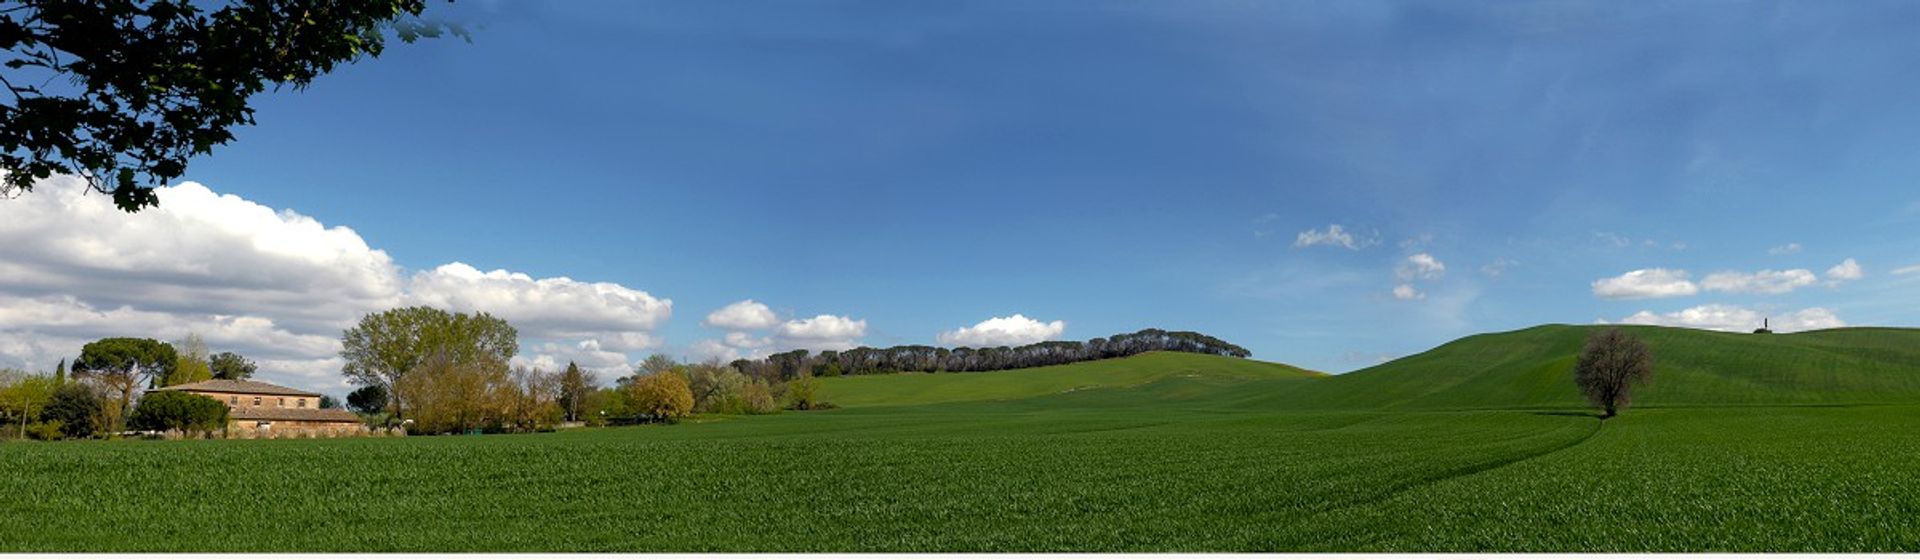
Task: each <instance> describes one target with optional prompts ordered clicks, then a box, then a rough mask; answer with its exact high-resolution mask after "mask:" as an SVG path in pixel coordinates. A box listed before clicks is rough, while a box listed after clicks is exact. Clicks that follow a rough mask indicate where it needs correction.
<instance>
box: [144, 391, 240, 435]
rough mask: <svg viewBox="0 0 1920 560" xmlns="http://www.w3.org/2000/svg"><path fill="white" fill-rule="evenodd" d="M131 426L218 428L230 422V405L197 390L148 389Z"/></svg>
mask: <svg viewBox="0 0 1920 560" xmlns="http://www.w3.org/2000/svg"><path fill="white" fill-rule="evenodd" d="M127 426H128V427H131V428H133V429H136V430H151V431H157V432H170V431H182V432H185V431H208V430H218V429H220V428H224V427H226V426H227V405H225V404H222V403H221V402H220V401H218V400H214V399H212V398H209V397H204V396H201V395H195V394H193V393H182V392H179V391H160V392H155V393H148V394H147V396H145V397H143V398H141V399H140V405H139V406H137V407H134V409H133V416H132V417H129V418H128V419H127Z"/></svg>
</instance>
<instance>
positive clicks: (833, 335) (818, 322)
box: [773, 315, 867, 351]
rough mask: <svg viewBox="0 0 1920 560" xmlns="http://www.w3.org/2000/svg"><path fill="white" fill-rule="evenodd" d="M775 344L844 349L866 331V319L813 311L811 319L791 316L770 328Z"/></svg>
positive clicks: (815, 348) (850, 345)
mask: <svg viewBox="0 0 1920 560" xmlns="http://www.w3.org/2000/svg"><path fill="white" fill-rule="evenodd" d="M773 333H774V337H775V339H776V340H775V341H774V344H775V345H777V346H780V347H783V348H805V349H808V350H815V351H819V350H846V349H848V348H853V347H855V346H859V342H860V337H863V336H866V335H867V320H866V319H853V318H850V317H843V316H839V315H815V316H814V317H812V318H810V319H792V320H789V321H787V322H785V323H781V324H780V326H779V327H775V328H774V330H773Z"/></svg>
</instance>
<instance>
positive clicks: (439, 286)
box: [406, 262, 673, 338]
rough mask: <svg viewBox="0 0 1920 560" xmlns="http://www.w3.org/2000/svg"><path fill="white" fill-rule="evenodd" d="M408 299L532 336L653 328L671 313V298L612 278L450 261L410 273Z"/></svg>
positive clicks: (562, 335) (564, 336) (413, 302)
mask: <svg viewBox="0 0 1920 560" xmlns="http://www.w3.org/2000/svg"><path fill="white" fill-rule="evenodd" d="M406 300H407V301H408V302H409V303H412V304H416V305H427V306H432V307H438V308H441V309H446V310H449V311H464V312H479V311H485V312H487V313H491V314H493V315H494V316H497V317H500V318H502V319H506V320H507V321H508V322H510V323H513V326H514V327H515V328H518V329H520V331H521V334H523V335H527V336H531V337H535V338H568V337H582V336H587V337H591V336H597V335H601V334H603V333H632V332H646V331H651V330H653V329H654V328H655V327H658V326H660V324H661V323H663V322H666V320H667V319H668V318H670V317H672V316H673V301H672V300H667V299H660V298H656V297H653V295H652V294H648V293H647V292H644V291H640V290H635V289H631V288H627V287H625V286H621V285H619V284H614V283H610V282H591V283H589V282H579V281H575V280H573V279H571V278H567V277H564V276H562V277H557V278H540V279H535V278H533V277H532V276H528V275H526V274H522V273H518V272H508V271H505V270H493V271H489V272H481V271H480V270H479V269H476V268H474V267H472V266H469V265H467V264H465V263H459V262H455V263H449V264H444V265H440V266H439V267H438V268H435V269H433V270H428V271H421V272H418V273H415V274H414V275H413V281H412V282H411V283H409V284H408V290H407V297H406Z"/></svg>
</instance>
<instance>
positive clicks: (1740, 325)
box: [1600, 304, 1847, 333]
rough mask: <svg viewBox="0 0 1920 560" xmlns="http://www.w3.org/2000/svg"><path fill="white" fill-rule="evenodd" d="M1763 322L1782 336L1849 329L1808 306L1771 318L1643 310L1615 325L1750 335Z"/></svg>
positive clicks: (1709, 308)
mask: <svg viewBox="0 0 1920 560" xmlns="http://www.w3.org/2000/svg"><path fill="white" fill-rule="evenodd" d="M1763 319H1765V320H1768V322H1769V323H1770V325H1771V328H1772V329H1773V330H1774V331H1775V332H1783V333H1786V332H1796V331H1807V330H1815V329H1831V328H1838V327H1844V326H1847V323H1846V322H1845V321H1842V320H1840V317H1839V316H1838V315H1835V314H1834V312H1833V310H1831V309H1827V308H1824V307H1809V308H1806V309H1802V310H1799V311H1794V312H1791V313H1783V314H1777V315H1768V314H1765V313H1762V312H1759V311H1755V310H1753V309H1748V308H1745V307H1739V306H1734V305H1722V304H1710V305H1702V306H1698V307H1689V308H1687V309H1682V310H1680V311H1674V312H1671V313H1654V312H1652V311H1641V312H1639V313H1635V314H1633V315H1630V316H1627V317H1626V318H1624V319H1621V320H1619V321H1616V322H1617V323H1620V324H1628V325H1660V326H1667V327H1687V328H1693V329H1707V330H1716V331H1728V332H1748V331H1752V330H1753V329H1757V328H1760V325H1761V322H1762V320H1763ZM1600 323H1602V324H1606V323H1609V321H1604V320H1602V321H1600Z"/></svg>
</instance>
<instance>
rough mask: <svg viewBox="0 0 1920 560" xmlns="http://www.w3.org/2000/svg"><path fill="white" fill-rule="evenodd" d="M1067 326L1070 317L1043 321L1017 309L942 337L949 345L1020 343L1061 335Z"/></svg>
mask: <svg viewBox="0 0 1920 560" xmlns="http://www.w3.org/2000/svg"><path fill="white" fill-rule="evenodd" d="M1066 330H1067V322H1066V321H1058V320H1056V321H1051V322H1044V323H1043V322H1040V321H1037V320H1034V319H1029V318H1027V316H1025V315H1021V314H1019V313H1015V314H1013V316H1011V317H994V318H991V319H987V320H985V321H981V322H979V323H976V324H974V325H973V326H971V327H961V328H958V329H954V330H951V331H946V332H943V333H940V335H939V340H940V343H941V344H945V345H948V346H966V347H970V348H993V347H998V346H1020V345H1024V344H1033V343H1035V342H1040V341H1043V340H1053V339H1056V338H1059V337H1060V334H1061V333H1064V332H1066Z"/></svg>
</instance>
